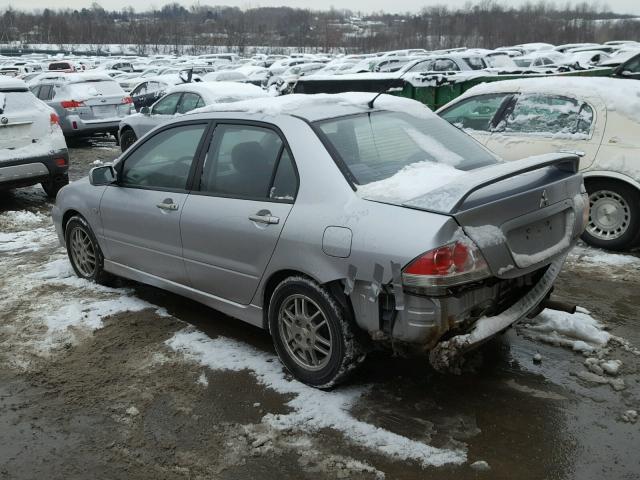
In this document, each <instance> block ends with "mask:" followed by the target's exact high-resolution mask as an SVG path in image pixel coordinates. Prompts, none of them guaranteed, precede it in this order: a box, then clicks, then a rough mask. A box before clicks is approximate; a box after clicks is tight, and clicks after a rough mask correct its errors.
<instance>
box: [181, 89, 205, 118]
mask: <svg viewBox="0 0 640 480" xmlns="http://www.w3.org/2000/svg"><path fill="white" fill-rule="evenodd" d="M201 106H202V107H203V106H204V102H203V100H202V97H200V95H198V94H197V93H184V94H183V95H182V98H181V99H180V103H179V104H178V113H187V112H190V111H191V110H193V109H195V108H200V107H201Z"/></svg>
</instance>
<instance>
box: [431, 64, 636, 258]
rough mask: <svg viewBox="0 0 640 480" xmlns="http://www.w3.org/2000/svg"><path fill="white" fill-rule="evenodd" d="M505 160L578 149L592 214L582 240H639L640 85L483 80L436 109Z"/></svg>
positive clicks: (613, 244)
mask: <svg viewBox="0 0 640 480" xmlns="http://www.w3.org/2000/svg"><path fill="white" fill-rule="evenodd" d="M438 114H440V115H441V116H442V117H443V118H444V119H446V120H448V121H449V122H450V123H452V124H453V125H455V126H457V127H459V128H461V129H463V130H465V131H466V132H467V133H468V134H470V135H471V136H473V137H474V138H475V139H476V140H478V141H479V142H480V143H482V144H483V145H484V146H485V147H487V148H488V149H489V150H492V151H493V152H495V153H496V154H498V155H499V156H501V157H503V158H504V159H506V160H517V159H520V158H524V157H528V156H531V155H539V154H544V153H551V152H567V151H569V152H576V153H577V154H578V155H581V157H582V158H581V160H580V169H581V171H582V172H583V175H584V179H585V186H586V189H587V192H588V193H589V198H590V204H591V211H590V218H589V223H588V225H587V228H586V231H585V233H584V236H583V239H584V240H585V241H586V242H587V243H590V244H592V245H594V246H598V247H602V248H607V249H611V250H626V249H629V248H631V247H633V246H636V245H638V244H639V243H640V83H639V82H638V81H637V80H623V79H614V78H588V77H557V76H556V77H553V78H536V79H520V80H508V81H501V82H495V83H485V84H481V85H478V86H476V87H474V88H472V89H470V90H468V91H467V92H466V93H465V94H463V95H462V96H460V97H458V98H456V99H455V100H454V101H452V102H450V103H449V104H447V105H445V106H444V107H442V108H441V109H440V110H438Z"/></svg>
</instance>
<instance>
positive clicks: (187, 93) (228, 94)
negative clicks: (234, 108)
mask: <svg viewBox="0 0 640 480" xmlns="http://www.w3.org/2000/svg"><path fill="white" fill-rule="evenodd" d="M266 96H267V92H265V91H264V90H263V89H261V88H260V87H256V86H255V85H247V84H242V83H235V82H201V83H185V84H182V85H177V86H175V87H172V88H171V89H169V90H168V91H167V94H166V95H165V96H164V97H162V98H161V99H160V100H158V101H157V102H156V103H155V104H154V105H153V106H152V107H151V108H147V107H143V108H142V111H141V112H140V113H136V114H134V115H131V116H129V117H126V118H125V119H123V120H122V122H120V128H119V131H118V138H119V139H120V148H121V149H122V151H123V152H124V151H125V150H127V149H128V148H129V147H131V145H133V144H134V143H135V142H136V141H137V140H138V139H139V138H142V137H143V136H144V135H145V134H146V133H147V132H149V131H150V130H152V129H154V128H155V127H157V126H158V125H160V124H162V123H164V122H166V121H168V120H170V119H172V118H174V117H175V116H177V115H184V114H185V113H188V112H190V111H192V110H194V109H196V108H201V107H204V106H207V105H212V104H215V103H229V102H237V101H240V100H247V99H249V98H263V97H266Z"/></svg>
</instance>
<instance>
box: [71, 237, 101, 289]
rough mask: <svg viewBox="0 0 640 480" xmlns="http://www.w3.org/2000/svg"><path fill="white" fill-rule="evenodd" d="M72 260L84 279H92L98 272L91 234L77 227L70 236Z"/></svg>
mask: <svg viewBox="0 0 640 480" xmlns="http://www.w3.org/2000/svg"><path fill="white" fill-rule="evenodd" d="M69 240H70V244H69V247H70V248H69V250H70V253H71V260H72V261H73V264H74V265H75V266H76V268H77V269H78V271H79V272H80V274H82V276H83V277H86V278H91V277H93V276H94V274H95V271H96V252H95V249H94V248H93V243H92V242H91V238H89V234H88V233H87V232H86V231H85V230H83V229H82V228H79V227H76V228H74V229H73V231H72V232H71V234H70V235H69Z"/></svg>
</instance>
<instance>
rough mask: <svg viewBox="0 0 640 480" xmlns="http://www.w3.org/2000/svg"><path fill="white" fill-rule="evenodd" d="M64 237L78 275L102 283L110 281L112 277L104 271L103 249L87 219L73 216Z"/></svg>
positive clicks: (72, 264) (70, 259)
mask: <svg viewBox="0 0 640 480" xmlns="http://www.w3.org/2000/svg"><path fill="white" fill-rule="evenodd" d="M64 237H65V243H66V244H67V255H68V256H69V261H70V262H71V266H72V267H73V270H74V271H75V272H76V275H78V276H79V277H80V278H84V279H85V280H90V281H93V282H96V283H100V284H107V283H109V281H110V280H111V278H112V277H111V275H109V274H108V273H107V272H105V271H104V268H103V265H104V257H103V255H102V250H101V249H100V245H98V241H97V240H96V237H95V236H94V234H93V232H92V231H91V227H89V224H88V223H87V221H86V220H85V219H84V218H82V217H81V216H79V215H76V216H73V217H71V218H70V219H69V221H68V222H67V225H66V227H65V231H64Z"/></svg>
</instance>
